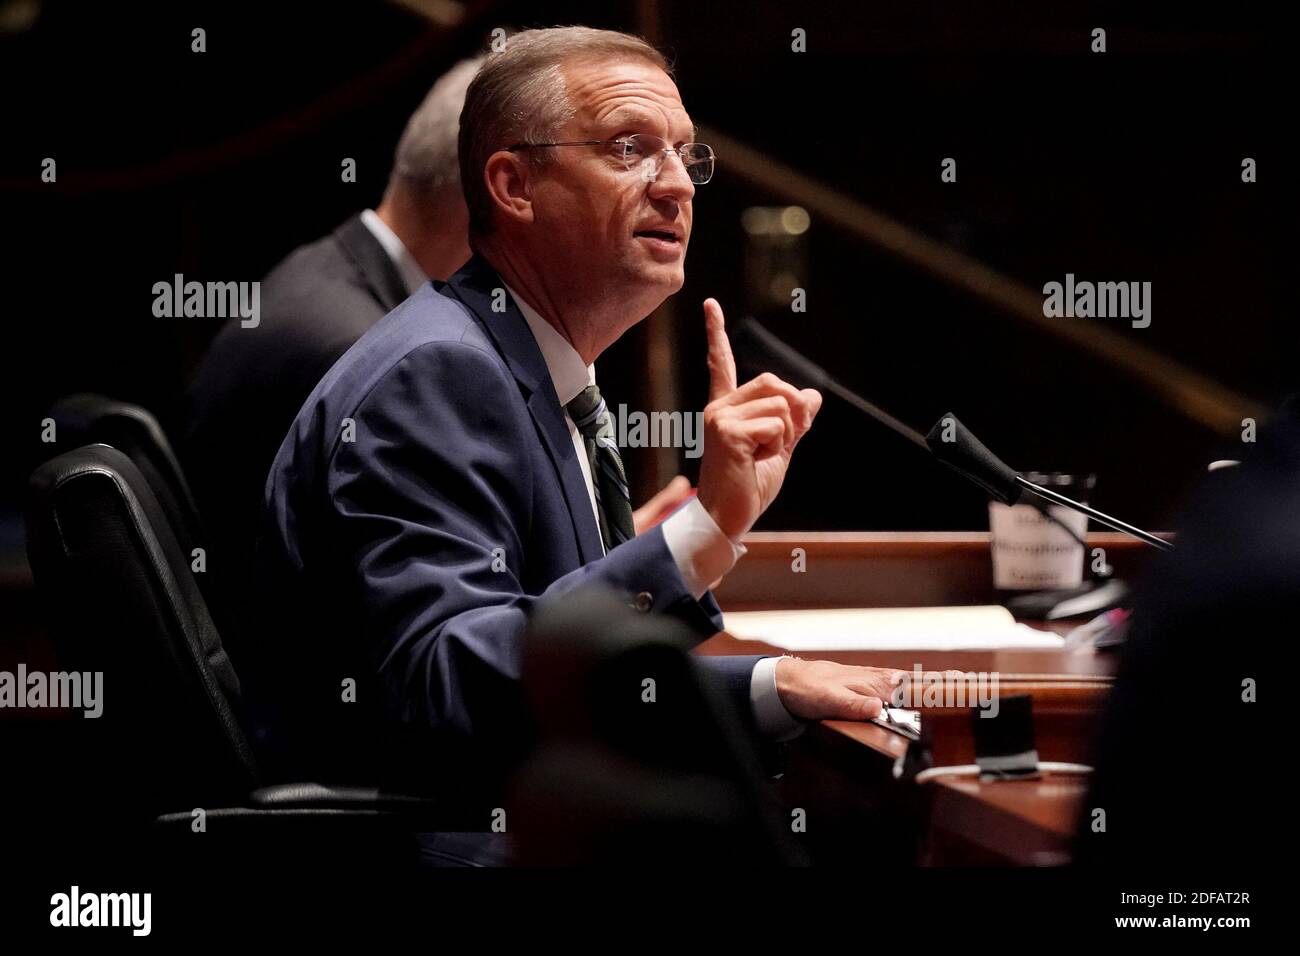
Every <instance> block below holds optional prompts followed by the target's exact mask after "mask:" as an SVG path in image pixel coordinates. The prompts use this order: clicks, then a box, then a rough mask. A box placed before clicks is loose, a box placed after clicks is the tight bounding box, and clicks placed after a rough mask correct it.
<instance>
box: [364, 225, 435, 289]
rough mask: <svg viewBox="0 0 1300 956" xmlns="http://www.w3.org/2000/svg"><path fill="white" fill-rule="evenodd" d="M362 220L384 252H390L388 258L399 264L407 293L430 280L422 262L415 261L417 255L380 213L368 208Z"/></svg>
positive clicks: (399, 272) (398, 268)
mask: <svg viewBox="0 0 1300 956" xmlns="http://www.w3.org/2000/svg"><path fill="white" fill-rule="evenodd" d="M361 221H362V222H363V223H365V226H366V228H367V229H369V230H370V234H371V235H372V236H374V237H375V239H376V240H377V241H378V242H379V244H380V245H381V246H383V247H384V252H386V253H388V258H390V259H392V260H393V265H395V266H397V271H398V274H400V275H401V277H402V282H404V283H405V284H406V294H407V295H411V294H413V293H414V292H415V290H416V289H418V288H420V286H422V285H424V284H425V283H426V282H428V281H429V277H428V276H427V275H425V272H424V270H423V269H421V268H420V264H419V263H418V262H416V261H415V256H413V255H411V251H410V250H409V249H407V248H406V245H405V244H404V243H403V242H402V240H401V239H400V238H398V235H397V233H395V232H393V230H392V229H390V228H388V223H386V222H384V220H382V219H380V218H379V214H378V213H377V212H375V211H374V210H373V209H366V210H364V211H363V212H362V213H361Z"/></svg>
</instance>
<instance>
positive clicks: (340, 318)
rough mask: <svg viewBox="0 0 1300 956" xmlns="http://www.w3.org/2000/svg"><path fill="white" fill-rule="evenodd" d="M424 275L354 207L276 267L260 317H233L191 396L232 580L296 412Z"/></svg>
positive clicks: (194, 436)
mask: <svg viewBox="0 0 1300 956" xmlns="http://www.w3.org/2000/svg"><path fill="white" fill-rule="evenodd" d="M370 215H371V216H373V215H374V214H373V213H371V214H370ZM367 218H369V217H367ZM380 225H382V223H381V224H380ZM385 228H386V227H385ZM399 244H400V243H399ZM408 258H409V256H408ZM416 268H417V269H418V267H416ZM413 279H414V276H413V275H412V274H411V273H410V272H409V270H408V273H407V276H406V277H404V276H403V271H402V269H400V268H399V266H398V264H397V263H396V262H395V261H394V258H393V257H392V256H391V255H390V254H389V253H388V252H387V251H386V250H385V248H384V246H383V245H382V244H381V242H380V240H379V238H377V237H376V235H375V232H374V231H373V230H372V227H369V226H367V224H366V223H365V222H364V221H363V220H362V216H361V215H359V214H358V215H354V216H352V217H350V218H349V219H348V220H347V221H346V222H344V223H343V224H342V225H340V226H339V227H338V228H337V229H335V230H334V231H333V232H332V233H330V234H329V235H328V236H325V237H324V238H322V239H319V240H317V241H315V242H313V243H310V244H308V245H305V246H301V247H299V248H298V249H295V250H294V251H293V252H292V253H290V254H289V256H288V257H287V258H285V259H284V261H282V262H281V263H280V264H279V265H277V266H276V267H275V268H274V269H272V270H271V272H270V273H269V274H268V275H267V277H266V278H265V279H264V280H263V281H262V293H261V294H262V299H261V301H262V309H261V321H260V323H259V324H258V325H257V326H256V327H252V328H243V327H241V326H240V324H239V322H238V320H232V321H231V322H229V323H227V324H226V325H225V326H224V327H223V328H222V330H221V331H220V332H219V333H218V334H217V336H216V338H215V339H214V340H213V342H212V346H211V347H210V349H209V350H208V352H207V354H206V356H205V357H204V359H203V362H202V363H201V365H200V366H199V369H198V372H197V374H196V375H195V378H194V381H193V383H192V385H191V387H190V390H189V393H188V395H187V406H188V408H187V415H186V417H187V420H188V424H187V428H186V431H185V434H184V437H183V441H182V454H183V456H184V461H185V469H186V474H187V477H188V478H189V479H190V482H191V484H192V485H193V488H194V495H195V498H196V499H197V501H198V504H199V509H200V513H201V514H202V515H203V518H204V523H205V525H206V526H207V529H208V532H209V533H210V534H212V535H214V536H215V537H214V541H213V545H212V547H211V548H210V551H211V552H212V553H211V554H210V556H209V567H210V569H211V570H212V572H213V573H215V574H217V575H218V576H219V580H220V581H221V583H222V585H223V590H225V591H233V590H234V589H236V588H240V587H241V586H242V585H243V583H244V582H243V581H242V580H240V579H239V578H236V577H233V576H232V575H230V574H228V573H225V572H227V571H228V570H229V569H234V570H235V572H236V574H238V573H240V571H241V570H242V569H247V568H248V567H249V566H250V565H251V563H252V545H253V540H254V536H255V534H256V531H257V521H258V515H259V514H260V512H261V506H262V490H263V487H264V485H265V484H266V474H267V472H268V471H269V470H270V467H271V461H272V459H274V458H275V452H276V449H278V448H279V447H280V442H281V441H283V440H284V435H285V433H286V432H287V431H288V430H289V425H290V424H291V423H292V422H293V417H294V415H296V414H297V413H298V409H299V408H301V407H302V403H303V401H304V400H305V399H306V398H307V396H308V395H309V394H311V390H312V389H313V388H315V387H316V383H317V382H319V381H320V380H321V376H323V375H324V374H325V373H326V372H327V371H329V368H330V366H331V365H333V364H334V363H335V362H336V361H338V358H339V356H341V355H342V354H343V353H344V352H346V351H347V350H348V349H349V348H350V347H351V346H352V344H353V343H354V342H356V340H357V339H359V338H361V336H362V335H363V334H364V333H365V331H366V330H367V329H369V328H370V327H371V326H372V325H374V324H375V323H376V322H378V321H379V320H380V319H382V318H383V317H384V316H385V315H387V314H388V313H389V312H391V311H392V310H393V309H395V308H396V307H397V306H398V305H399V304H400V303H401V302H402V300H403V299H405V298H406V297H407V296H408V295H409V294H410V293H411V291H413V288H414V286H415V285H416V284H417V283H415V282H413V281H412V280H413ZM420 281H423V277H422V276H421V279H420Z"/></svg>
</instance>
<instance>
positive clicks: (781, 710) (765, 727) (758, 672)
mask: <svg viewBox="0 0 1300 956" xmlns="http://www.w3.org/2000/svg"><path fill="white" fill-rule="evenodd" d="M780 659H781V658H779V657H765V658H763V659H762V660H761V661H759V662H758V663H757V664H755V665H754V673H753V676H751V677H750V680H749V703H750V706H752V707H753V708H754V721H755V723H757V724H758V729H759V731H760V732H762V733H763V734H764V735H766V736H768V737H773V738H775V739H776V740H778V741H784V740H790V739H792V738H794V737H798V736H799V734H801V733H802V732H803V728H804V722H803V721H802V720H799V719H798V718H796V717H791V716H790V712H789V711H788V710H786V709H785V704H783V703H781V696H780V694H778V693H777V690H776V662H777V661H779V660H780Z"/></svg>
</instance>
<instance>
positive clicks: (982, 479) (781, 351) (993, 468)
mask: <svg viewBox="0 0 1300 956" xmlns="http://www.w3.org/2000/svg"><path fill="white" fill-rule="evenodd" d="M732 339H733V340H734V341H735V342H736V343H737V344H738V345H739V346H740V348H741V352H742V354H745V353H752V352H758V353H761V354H762V355H764V356H765V357H766V358H767V359H768V360H769V361H770V363H772V364H775V365H776V366H777V367H778V368H779V369H781V371H782V372H783V373H785V377H787V378H791V379H793V380H794V381H795V382H796V383H799V384H802V385H804V386H806V387H812V388H820V389H822V390H824V391H828V392H830V393H832V394H833V395H836V396H838V397H839V398H841V399H843V400H844V401H846V402H848V403H849V404H850V405H852V406H853V407H854V408H856V409H858V410H859V411H861V412H863V413H864V414H866V415H868V416H869V417H871V418H873V419H875V420H876V421H877V422H880V424H882V425H884V426H885V427H886V428H889V429H890V430H892V431H894V432H896V433H897V434H899V435H902V436H903V437H904V438H906V439H907V440H908V441H910V442H912V444H914V445H919V446H920V447H922V448H925V449H928V450H929V451H930V452H931V453H932V454H933V455H934V457H935V458H937V459H939V461H941V462H942V463H943V464H945V465H947V466H948V467H949V468H951V469H952V470H953V471H955V472H957V473H958V474H960V475H963V476H965V477H966V478H967V479H969V480H970V481H973V482H974V483H975V484H977V485H979V486H980V487H981V488H983V489H984V491H985V493H987V494H988V495H989V497H991V498H993V499H994V500H995V501H1000V502H1002V503H1003V504H1007V505H1013V504H1015V503H1016V502H1017V501H1019V500H1020V497H1021V495H1022V494H1023V493H1024V492H1025V491H1029V492H1031V493H1033V494H1035V495H1037V496H1039V497H1040V498H1045V499H1046V500H1048V501H1050V502H1052V503H1053V504H1057V505H1062V506H1063V507H1066V508H1069V509H1071V510H1073V511H1077V512H1079V513H1080V514H1085V515H1087V516H1088V517H1089V518H1092V519H1093V520H1094V521H1096V522H1097V523H1098V524H1103V525H1105V526H1106V527H1108V528H1114V529H1115V530H1116V531H1122V532H1123V533H1125V534H1128V535H1132V536H1133V537H1134V538H1137V539H1138V540H1139V541H1144V542H1146V543H1147V544H1149V545H1151V546H1152V547H1155V548H1159V549H1160V550H1162V551H1172V550H1173V547H1174V546H1173V545H1172V544H1170V543H1169V542H1168V541H1166V540H1164V539H1163V538H1157V537H1156V536H1155V535H1153V534H1151V533H1150V532H1148V531H1143V530H1142V529H1141V528H1138V527H1135V526H1133V525H1131V524H1128V523H1126V522H1124V521H1120V520H1119V519H1118V518H1112V517H1111V516H1110V515H1108V514H1104V513H1103V512H1100V511H1098V510H1097V509H1095V508H1090V507H1088V505H1085V504H1083V503H1082V502H1079V501H1074V500H1073V499H1071V498H1067V497H1065V495H1062V494H1058V493H1057V492H1055V491H1052V490H1051V489H1048V488H1044V487H1042V486H1041V485H1036V484H1034V483H1033V482H1032V481H1029V480H1028V479H1027V478H1025V477H1024V476H1023V475H1021V474H1020V473H1019V472H1017V471H1016V470H1015V469H1013V468H1011V467H1010V466H1009V465H1007V464H1006V463H1005V462H1004V461H1002V459H1000V458H999V457H998V456H997V455H995V454H993V452H991V451H989V450H988V448H986V447H985V446H984V443H983V442H981V441H980V440H979V439H978V438H976V437H975V436H974V435H973V434H972V433H971V432H970V430H969V429H968V428H966V427H965V426H964V425H962V423H961V422H960V421H958V420H957V416H956V415H953V414H952V413H951V412H949V413H948V414H947V415H944V416H943V417H942V418H940V419H939V421H938V422H936V423H935V426H934V427H933V428H931V429H930V434H929V435H926V436H924V437H922V435H921V433H920V432H918V431H917V430H916V429H914V428H911V427H909V426H908V425H905V424H904V423H903V422H901V421H899V420H898V419H897V418H895V417H894V416H893V415H890V414H889V413H888V412H886V411H885V410H884V409H882V408H880V407H879V406H878V405H875V404H873V403H871V402H869V401H867V400H866V399H865V398H863V397H862V396H861V395H859V394H857V393H856V392H854V391H853V390H852V389H849V388H846V387H845V386H843V385H841V384H840V383H839V382H837V381H835V379H834V378H833V377H832V376H831V375H830V373H829V372H827V371H826V370H825V369H824V368H822V367H821V366H820V365H817V364H816V363H815V362H812V361H810V360H809V359H808V358H807V357H806V356H804V355H803V354H801V353H800V352H797V351H796V350H794V349H792V348H791V347H790V346H789V345H787V344H786V343H785V342H783V341H781V340H780V339H779V338H777V337H776V336H775V335H773V334H772V333H771V332H769V331H768V330H767V329H765V328H763V326H761V325H759V324H758V322H757V321H756V320H755V319H754V318H752V317H749V318H746V319H744V320H743V321H742V322H741V323H740V324H739V325H738V326H737V327H736V330H735V332H734V333H733V334H732ZM1045 513H1046V512H1045Z"/></svg>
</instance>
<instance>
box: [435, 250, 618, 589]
mask: <svg viewBox="0 0 1300 956" xmlns="http://www.w3.org/2000/svg"><path fill="white" fill-rule="evenodd" d="M497 290H500V295H499V296H498V295H497ZM439 291H441V292H442V294H443V295H447V294H451V295H453V296H455V297H456V298H457V299H459V300H460V301H461V302H462V303H464V304H465V306H466V307H467V308H468V309H469V310H470V311H471V312H472V313H473V314H474V315H475V317H476V318H477V319H478V320H479V322H480V323H481V324H482V326H483V328H484V329H485V330H486V331H487V334H488V337H489V338H490V339H491V340H492V341H493V343H495V345H496V347H497V351H499V352H500V353H501V356H502V358H504V359H505V361H506V365H507V366H509V368H510V372H511V374H512V375H514V377H515V381H517V382H518V383H519V385H520V387H521V391H522V392H523V395H524V399H525V401H526V402H527V404H528V411H529V414H531V415H532V417H533V421H534V422H535V423H536V425H537V430H538V432H539V433H540V434H541V436H542V439H543V443H544V444H545V446H546V452H547V454H548V455H549V456H550V459H551V464H552V466H554V468H555V472H556V475H557V476H558V477H559V479H560V489H561V491H563V493H564V500H565V502H566V503H567V504H568V506H569V518H570V520H571V521H572V522H573V530H574V535H575V536H576V537H577V540H578V550H579V552H580V553H581V555H582V560H583V563H584V564H585V563H587V562H590V561H595V560H597V559H598V558H600V557H601V556H603V555H604V553H605V552H604V549H603V548H602V547H601V543H600V528H599V527H598V526H597V524H596V519H595V517H594V516H593V515H592V513H591V498H590V496H589V495H588V492H587V483H586V481H585V480H584V479H583V477H582V466H581V465H579V464H578V457H577V451H576V450H575V449H574V447H573V440H572V438H570V436H569V426H568V424H567V423H566V422H565V420H564V409H563V408H561V407H560V400H559V398H557V397H556V394H555V386H554V385H553V384H552V382H551V373H550V371H549V370H548V369H547V367H546V360H545V359H543V358H542V351H541V349H539V348H538V347H537V341H536V340H535V339H534V338H533V333H532V330H531V329H529V328H528V323H527V322H526V321H524V317H523V314H522V313H521V312H520V311H519V307H518V306H517V305H515V303H514V301H513V300H512V299H511V298H510V293H508V292H506V290H505V284H504V283H503V282H502V281H501V279H500V277H499V276H498V275H497V273H496V270H495V269H493V268H492V266H491V265H489V264H488V262H487V260H485V259H483V258H482V257H480V256H477V255H476V256H474V258H472V259H470V261H469V262H467V263H466V264H465V265H464V266H463V267H462V268H461V270H460V271H459V272H457V273H456V274H455V275H454V276H452V277H451V279H450V280H449V281H448V282H447V283H446V284H445V285H443V286H442V287H441V289H440V290H439ZM501 296H504V299H505V306H506V311H505V312H495V311H493V309H492V304H493V299H494V298H496V299H497V301H498V302H499V301H500V298H501Z"/></svg>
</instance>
